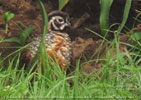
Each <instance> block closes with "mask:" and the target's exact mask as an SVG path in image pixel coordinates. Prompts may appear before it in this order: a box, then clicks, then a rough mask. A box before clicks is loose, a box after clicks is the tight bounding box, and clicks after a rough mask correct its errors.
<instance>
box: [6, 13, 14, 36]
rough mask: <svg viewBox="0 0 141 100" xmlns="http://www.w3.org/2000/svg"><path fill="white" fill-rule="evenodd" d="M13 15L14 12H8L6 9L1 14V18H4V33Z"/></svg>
mask: <svg viewBox="0 0 141 100" xmlns="http://www.w3.org/2000/svg"><path fill="white" fill-rule="evenodd" d="M14 16H15V15H14V13H10V12H8V11H7V12H5V13H4V14H3V19H4V22H5V33H6V34H7V32H8V23H9V21H10V20H11V19H12V18H13V17H14Z"/></svg>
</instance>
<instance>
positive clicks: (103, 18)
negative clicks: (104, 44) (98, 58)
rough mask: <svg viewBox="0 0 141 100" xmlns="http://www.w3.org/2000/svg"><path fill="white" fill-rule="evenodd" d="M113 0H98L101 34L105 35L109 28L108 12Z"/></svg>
mask: <svg viewBox="0 0 141 100" xmlns="http://www.w3.org/2000/svg"><path fill="white" fill-rule="evenodd" d="M112 3H113V0H100V7H101V11H100V27H101V32H102V34H104V35H106V32H107V30H108V28H109V12H110V7H111V5H112Z"/></svg>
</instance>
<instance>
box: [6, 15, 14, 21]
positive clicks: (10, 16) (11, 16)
mask: <svg viewBox="0 0 141 100" xmlns="http://www.w3.org/2000/svg"><path fill="white" fill-rule="evenodd" d="M14 16H15V14H13V13H9V14H8V16H7V22H9V21H10V20H11V19H12V18H13V17H14Z"/></svg>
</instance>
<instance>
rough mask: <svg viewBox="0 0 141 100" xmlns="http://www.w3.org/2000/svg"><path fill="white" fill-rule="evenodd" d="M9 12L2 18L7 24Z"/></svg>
mask: <svg viewBox="0 0 141 100" xmlns="http://www.w3.org/2000/svg"><path fill="white" fill-rule="evenodd" d="M8 14H9V12H8V11H7V12H5V13H4V14H3V15H2V16H3V19H4V21H5V23H7V16H8Z"/></svg>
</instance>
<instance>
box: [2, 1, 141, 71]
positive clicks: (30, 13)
mask: <svg viewBox="0 0 141 100" xmlns="http://www.w3.org/2000/svg"><path fill="white" fill-rule="evenodd" d="M42 1H43V3H44V5H45V7H46V11H47V13H49V12H51V11H53V10H57V9H58V0H42ZM125 1H126V0H114V3H113V5H112V8H111V11H110V18H109V19H110V25H111V24H113V23H120V22H121V21H122V16H123V11H124V6H125ZM140 9H141V2H139V1H138V0H134V2H132V7H131V10H130V15H129V18H128V20H127V23H126V26H127V27H128V28H129V29H131V30H132V31H141V25H140V24H139V23H138V22H137V21H136V20H135V19H133V17H136V16H137V14H139V13H138V10H140ZM6 11H10V12H13V13H14V14H15V17H14V18H13V19H12V20H11V22H10V23H9V31H8V34H7V35H5V33H4V30H5V29H4V20H3V18H2V14H3V13H4V12H6ZM63 11H65V12H67V13H68V14H69V15H70V20H71V23H72V27H71V29H68V30H67V33H69V35H70V37H71V39H72V46H73V47H72V48H73V58H72V66H75V63H76V60H77V59H78V58H81V64H82V66H83V70H84V72H87V73H90V72H92V71H94V70H95V71H97V70H98V69H99V68H100V67H101V66H102V63H101V62H100V61H96V60H95V61H92V62H90V63H85V62H87V61H89V60H92V59H98V58H106V55H105V52H108V51H109V52H110V49H109V50H107V49H106V48H107V46H108V45H109V44H108V43H107V42H103V40H102V39H101V38H100V37H98V36H97V35H95V34H94V33H91V32H89V31H87V30H86V29H85V28H89V29H92V30H94V31H95V32H97V33H98V34H100V35H102V34H101V31H100V25H99V15H100V3H99V0H70V2H69V3H68V4H67V5H66V6H65V8H64V9H63ZM21 22H22V23H23V24H25V25H26V26H30V25H36V29H34V31H33V32H32V34H41V30H42V16H41V13H40V8H39V6H38V4H37V2H36V0H0V39H2V38H10V37H14V36H17V37H18V36H19V34H18V33H19V32H21V30H20V29H19V28H18V27H17V25H20V23H21ZM133 23H134V24H133ZM16 24H17V25H16ZM133 25H134V27H135V28H132V27H133ZM116 29H117V26H114V27H112V28H111V30H116ZM124 30H126V29H124ZM123 32H124V33H126V34H125V35H121V36H120V37H119V38H120V40H121V41H123V42H126V43H133V42H132V41H131V40H130V39H129V38H128V35H127V34H131V32H127V30H126V31H123ZM113 36H114V35H113V33H110V34H109V35H108V37H107V38H108V40H112V39H113ZM16 46H20V45H19V44H17V43H1V44H0V52H1V53H2V55H1V56H2V57H6V56H7V55H8V54H10V53H11V52H13V51H15V50H16V48H15V47H16ZM6 47H13V48H6ZM124 48H128V47H127V46H125V45H120V51H121V52H124ZM11 58H12V57H11ZM9 59H10V58H9ZM72 69H73V67H72Z"/></svg>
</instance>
